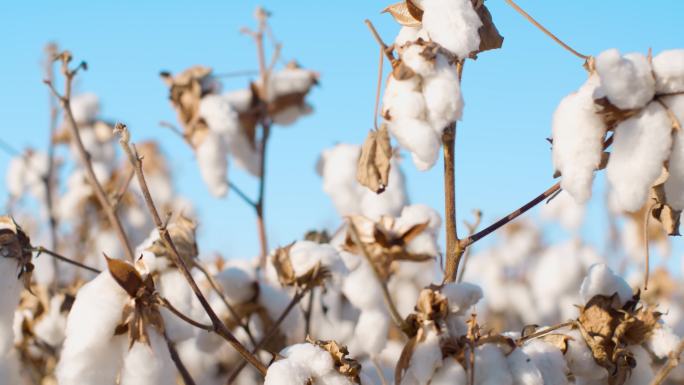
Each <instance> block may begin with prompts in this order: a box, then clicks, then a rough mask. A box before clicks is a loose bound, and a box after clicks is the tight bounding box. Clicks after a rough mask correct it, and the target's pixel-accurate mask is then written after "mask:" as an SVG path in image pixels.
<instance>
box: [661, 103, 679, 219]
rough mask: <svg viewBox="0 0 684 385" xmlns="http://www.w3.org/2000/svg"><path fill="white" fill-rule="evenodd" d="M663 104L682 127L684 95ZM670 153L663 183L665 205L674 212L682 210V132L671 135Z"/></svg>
mask: <svg viewBox="0 0 684 385" xmlns="http://www.w3.org/2000/svg"><path fill="white" fill-rule="evenodd" d="M664 103H665V104H666V105H667V107H668V108H669V109H670V111H672V113H673V114H674V115H675V118H676V119H677V121H678V122H679V125H680V126H682V127H684V95H677V96H669V97H667V98H664ZM672 138H673V143H672V153H671V154H670V159H669V162H668V171H669V172H670V176H669V177H668V178H667V180H666V181H665V185H664V188H665V196H666V197H667V203H668V204H669V205H670V206H671V207H672V208H673V209H675V210H682V209H684V130H678V131H674V132H673V134H672Z"/></svg>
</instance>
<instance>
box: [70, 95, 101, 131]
mask: <svg viewBox="0 0 684 385" xmlns="http://www.w3.org/2000/svg"><path fill="white" fill-rule="evenodd" d="M70 106H71V113H72V114H73V115H74V120H76V123H77V124H78V125H79V126H80V125H84V124H90V123H92V122H93V121H94V120H95V118H97V115H98V114H99V113H100V98H98V97H97V95H95V94H94V93H90V92H89V93H84V94H78V95H75V96H73V97H72V98H71V102H70Z"/></svg>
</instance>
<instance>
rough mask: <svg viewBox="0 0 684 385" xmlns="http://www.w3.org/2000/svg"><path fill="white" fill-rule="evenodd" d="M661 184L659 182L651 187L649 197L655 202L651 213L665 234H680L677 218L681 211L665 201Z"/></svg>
mask: <svg viewBox="0 0 684 385" xmlns="http://www.w3.org/2000/svg"><path fill="white" fill-rule="evenodd" d="M663 186H664V185H663V183H660V184H656V185H655V186H653V187H652V188H651V191H650V197H651V199H652V200H653V201H654V203H655V206H653V210H652V211H651V215H652V216H653V218H654V219H655V220H656V221H658V223H660V225H661V226H662V228H663V230H665V232H666V233H667V235H670V236H676V235H680V234H679V218H680V217H681V214H682V212H681V210H674V209H673V208H672V207H671V206H670V205H669V204H668V203H667V197H666V196H665V189H664V187H663Z"/></svg>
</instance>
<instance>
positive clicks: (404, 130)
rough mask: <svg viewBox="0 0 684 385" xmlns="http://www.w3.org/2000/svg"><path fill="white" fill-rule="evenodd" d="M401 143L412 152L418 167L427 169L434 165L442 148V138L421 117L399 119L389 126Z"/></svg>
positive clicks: (422, 169) (423, 169)
mask: <svg viewBox="0 0 684 385" xmlns="http://www.w3.org/2000/svg"><path fill="white" fill-rule="evenodd" d="M389 129H390V132H391V133H392V134H393V135H394V137H395V138H396V139H397V141H398V142H399V144H400V145H401V146H402V147H404V148H405V149H407V150H409V151H410V152H411V158H412V159H413V163H414V164H415V165H416V168H417V169H418V170H420V171H425V170H428V169H430V168H431V167H432V166H434V164H435V162H436V161H437V158H438V156H439V149H440V148H441V138H440V137H439V136H438V135H437V133H436V132H434V131H433V130H432V127H431V126H430V124H428V123H427V122H425V121H423V120H419V119H398V120H397V121H393V122H392V123H391V124H390V126H389Z"/></svg>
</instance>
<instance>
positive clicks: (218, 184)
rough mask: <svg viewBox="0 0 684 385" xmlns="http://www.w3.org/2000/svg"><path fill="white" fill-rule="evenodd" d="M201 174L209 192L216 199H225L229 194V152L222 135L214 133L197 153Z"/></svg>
mask: <svg viewBox="0 0 684 385" xmlns="http://www.w3.org/2000/svg"><path fill="white" fill-rule="evenodd" d="M195 154H196V156H197V163H198V164H199V168H200V174H201V175H202V179H203V180H204V183H205V184H206V185H207V187H208V188H209V191H210V192H211V194H212V195H214V196H215V197H223V196H225V195H226V193H227V192H228V179H227V178H228V177H227V175H228V158H227V156H228V150H227V148H226V144H225V142H224V141H223V139H222V138H221V136H220V135H218V134H217V133H214V132H212V131H209V132H207V136H206V137H205V138H204V140H203V141H202V143H201V144H200V145H199V146H197V149H196V151H195Z"/></svg>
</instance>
